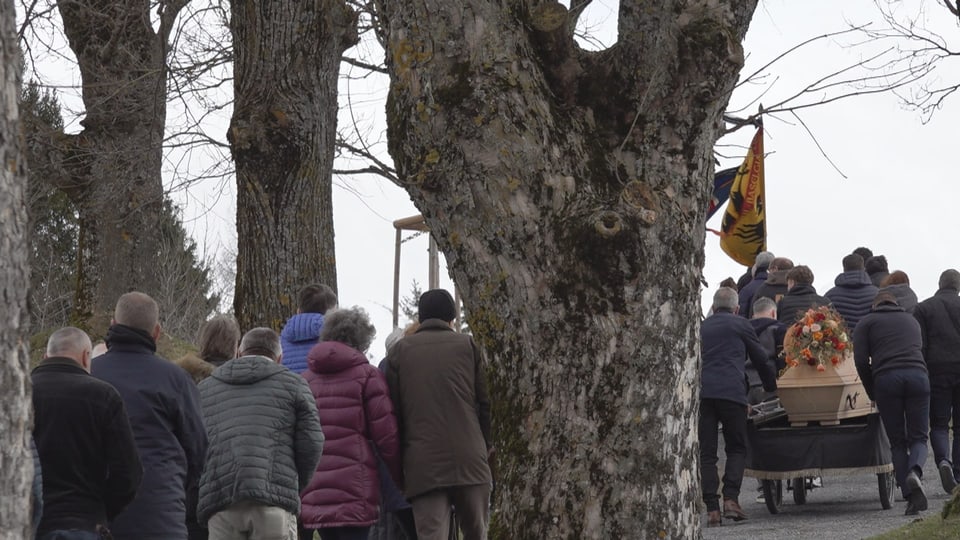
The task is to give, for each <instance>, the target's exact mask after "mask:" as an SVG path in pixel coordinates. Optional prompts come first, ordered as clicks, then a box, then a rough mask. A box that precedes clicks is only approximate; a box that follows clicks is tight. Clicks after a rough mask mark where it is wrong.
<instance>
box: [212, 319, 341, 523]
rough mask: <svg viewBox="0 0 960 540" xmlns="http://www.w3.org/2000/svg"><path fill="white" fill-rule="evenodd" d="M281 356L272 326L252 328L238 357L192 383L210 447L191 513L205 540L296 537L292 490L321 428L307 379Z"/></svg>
mask: <svg viewBox="0 0 960 540" xmlns="http://www.w3.org/2000/svg"><path fill="white" fill-rule="evenodd" d="M282 356H283V355H282V354H281V349H280V338H279V337H278V336H277V334H276V332H274V331H273V330H270V329H269V328H254V329H253V330H250V331H249V332H247V333H246V335H244V336H243V339H242V340H241V341H240V351H239V358H236V359H234V360H230V361H228V362H227V363H225V364H224V365H222V366H220V367H219V368H217V369H216V370H215V371H214V372H213V374H212V375H211V376H210V377H208V378H207V379H205V380H204V381H203V382H201V383H200V396H201V405H202V408H203V419H204V424H206V427H207V435H208V437H209V440H210V449H209V451H208V452H207V462H206V466H205V467H204V470H203V476H202V477H201V479H200V502H199V505H198V507H197V516H198V518H199V520H200V523H207V527H208V528H209V530H210V540H226V539H233V538H286V539H289V540H296V538H297V518H296V516H297V514H299V513H300V490H302V489H303V488H304V487H306V485H307V483H308V482H309V481H310V479H311V478H312V477H313V472H314V471H315V470H316V468H317V463H318V462H319V461H320V454H321V452H322V450H323V432H322V431H321V430H320V420H319V417H318V416H317V405H316V402H315V401H314V399H313V395H312V394H311V393H310V387H309V386H307V381H306V380H305V379H304V378H303V377H301V376H299V375H297V374H295V373H293V372H291V371H290V370H288V369H287V368H285V367H283V366H282V365H281V364H280V362H281V358H282Z"/></svg>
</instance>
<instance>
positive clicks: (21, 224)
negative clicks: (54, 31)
mask: <svg viewBox="0 0 960 540" xmlns="http://www.w3.org/2000/svg"><path fill="white" fill-rule="evenodd" d="M15 13H16V12H15V11H14V7H13V0H0V298H2V301H0V389H2V392H0V524H2V525H0V538H3V539H6V538H9V539H21V538H31V535H30V486H31V480H32V478H33V460H32V458H31V456H30V452H29V450H28V448H29V446H28V444H27V443H28V441H29V438H30V426H31V424H32V417H33V407H32V406H31V404H30V385H29V384H28V373H29V369H28V366H27V350H26V343H27V342H28V339H27V328H26V324H27V287H28V286H29V283H30V280H29V275H28V270H27V244H26V235H27V230H26V229H27V210H26V205H25V200H24V192H25V189H26V170H25V167H24V161H23V155H22V149H21V141H22V139H21V137H20V133H19V127H18V118H17V117H18V111H17V101H18V100H17V98H18V96H19V92H20V53H19V50H18V48H17V39H16V32H15V29H14V22H15V19H16V15H15Z"/></svg>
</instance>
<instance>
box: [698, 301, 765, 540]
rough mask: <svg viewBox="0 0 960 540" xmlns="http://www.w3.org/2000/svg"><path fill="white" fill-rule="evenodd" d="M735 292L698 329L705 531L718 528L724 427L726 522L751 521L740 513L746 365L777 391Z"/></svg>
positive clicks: (724, 508)
mask: <svg viewBox="0 0 960 540" xmlns="http://www.w3.org/2000/svg"><path fill="white" fill-rule="evenodd" d="M738 309H739V299H738V297H737V291H735V290H733V289H730V288H727V287H721V288H720V289H718V290H717V292H716V294H714V297H713V315H711V316H709V317H707V318H706V320H704V321H703V323H702V324H701V325H700V341H701V354H702V357H703V363H702V372H701V374H700V419H699V425H698V433H699V436H700V476H701V478H702V482H703V484H702V487H703V502H704V504H705V505H706V506H707V525H708V526H716V525H720V497H719V496H718V494H717V490H718V488H719V487H720V479H719V478H718V477H717V476H718V474H717V461H718V458H717V445H718V440H717V437H718V432H717V431H718V430H717V426H718V424H722V425H723V441H724V449H725V452H726V454H727V464H726V468H725V469H724V474H723V517H725V518H727V519H732V520H734V521H741V520H744V519H746V518H747V515H746V514H745V513H744V512H743V509H742V508H741V507H740V503H739V501H738V498H739V496H740V485H741V484H742V483H743V470H744V468H745V467H746V458H747V386H746V380H745V373H744V359H745V358H749V359H750V361H751V362H752V363H753V366H754V367H755V368H756V369H757V374H758V375H759V377H760V380H761V381H762V382H763V389H764V390H766V391H768V392H772V391H774V390H776V389H777V376H776V373H774V371H773V368H772V367H771V366H770V364H768V363H767V353H766V352H765V351H764V350H763V347H762V346H761V345H760V341H759V340H758V339H757V334H756V333H755V332H754V330H753V326H751V325H750V322H749V321H747V320H746V319H744V318H743V317H739V316H737V315H736V313H737V310H738Z"/></svg>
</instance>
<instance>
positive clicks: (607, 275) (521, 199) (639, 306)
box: [381, 0, 756, 538]
mask: <svg viewBox="0 0 960 540" xmlns="http://www.w3.org/2000/svg"><path fill="white" fill-rule="evenodd" d="M547 4H552V5H550V6H547ZM755 6H756V2H755V1H749V2H733V1H717V2H711V3H698V2H684V1H676V0H675V1H669V2H661V3H656V4H651V3H644V2H640V1H639V0H621V2H620V8H619V20H618V30H619V36H620V40H619V42H618V43H617V44H616V45H614V46H612V47H611V48H609V49H607V50H605V51H601V52H586V51H583V50H581V49H579V47H577V45H576V44H575V43H574V42H573V37H572V27H573V24H571V23H572V21H571V20H570V16H569V15H567V16H566V17H567V19H565V20H564V22H565V24H556V21H555V20H553V19H554V18H556V17H558V14H559V13H560V12H561V11H564V12H565V8H563V6H561V5H560V4H559V3H555V2H539V3H530V2H511V3H496V2H483V1H479V0H463V1H462V2H458V3H446V2H441V1H439V0H394V1H391V2H384V3H383V4H382V11H381V15H382V20H383V21H384V25H385V31H386V36H387V59H388V68H389V71H390V75H391V88H390V94H389V97H388V103H387V118H388V136H389V148H390V152H391V155H392V157H393V158H394V161H395V163H396V166H397V171H398V178H399V179H400V182H399V183H400V185H401V186H403V187H405V188H406V189H407V191H408V192H409V193H410V195H411V197H412V198H413V200H414V202H415V203H416V204H417V206H418V208H419V209H420V210H421V211H422V212H423V214H424V216H425V217H426V219H427V223H428V225H429V226H430V229H431V231H432V232H433V234H434V236H435V237H436V239H437V241H438V243H439V244H440V246H441V248H442V249H443V251H444V254H445V255H446V257H447V261H448V265H449V267H450V269H451V273H452V275H453V278H454V280H455V281H456V283H457V286H458V287H459V288H460V290H461V293H462V295H463V298H464V302H465V304H466V306H467V310H468V322H469V323H470V326H471V328H472V329H473V330H474V332H475V334H476V335H477V337H478V339H479V340H480V341H481V343H482V344H483V345H484V348H485V349H486V351H487V353H488V357H489V358H490V361H491V366H490V369H489V374H490V378H491V386H492V389H493V400H494V403H493V406H494V421H495V431H496V439H497V444H498V446H499V448H500V452H499V456H500V473H501V475H502V477H501V478H500V482H499V483H498V486H500V488H499V490H498V496H497V499H496V504H495V516H494V518H493V522H494V526H495V527H494V536H495V537H498V538H647V537H667V538H690V537H695V536H698V535H699V512H698V508H699V499H700V493H699V487H698V486H699V481H698V474H697V469H696V463H697V441H696V435H695V433H696V430H695V427H696V413H697V406H698V403H697V388H698V386H699V380H698V354H699V343H698V342H699V339H698V325H699V317H700V309H699V286H700V274H701V269H702V265H703V230H704V229H703V226H704V208H706V202H707V198H708V192H709V185H710V182H709V179H710V177H711V173H712V168H713V165H712V149H713V144H714V142H715V141H716V139H717V137H718V135H719V128H720V125H721V124H720V121H721V114H722V111H723V109H724V107H725V106H726V102H727V99H728V96H729V93H730V91H731V90H732V88H733V86H734V83H735V81H736V78H737V75H738V72H739V69H740V67H741V65H742V62H743V58H742V50H741V47H740V41H741V39H742V38H743V35H744V34H745V32H746V28H747V25H748V23H749V19H750V16H751V15H752V12H753V9H754V8H755ZM538 17H541V18H540V19H538ZM544 17H545V18H544Z"/></svg>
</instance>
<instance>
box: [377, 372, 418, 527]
mask: <svg viewBox="0 0 960 540" xmlns="http://www.w3.org/2000/svg"><path fill="white" fill-rule="evenodd" d="M388 366H389V364H388V363H387V359H386V358H384V359H383V360H382V361H380V365H379V366H378V368H379V369H380V371H381V372H382V373H383V374H384V376H386V373H387V367H388ZM377 471H378V472H379V474H380V499H381V501H382V503H381V504H383V509H384V510H386V511H387V512H396V511H397V510H404V509H406V508H410V502H409V501H407V498H406V497H404V496H403V492H402V491H400V488H399V487H397V484H396V482H394V481H393V478H391V476H390V469H389V468H387V464H386V463H384V462H383V459H381V458H380V456H379V455H378V456H377Z"/></svg>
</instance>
